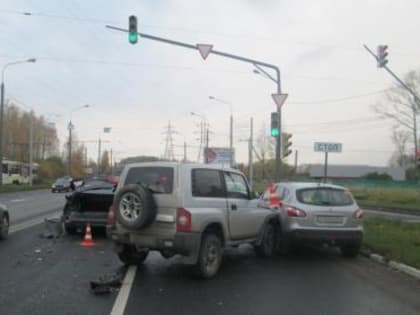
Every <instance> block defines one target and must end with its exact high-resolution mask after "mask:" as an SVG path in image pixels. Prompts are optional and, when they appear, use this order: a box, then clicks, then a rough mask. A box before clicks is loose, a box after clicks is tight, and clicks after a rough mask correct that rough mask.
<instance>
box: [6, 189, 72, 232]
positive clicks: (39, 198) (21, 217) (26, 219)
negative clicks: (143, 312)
mask: <svg viewBox="0 0 420 315" xmlns="http://www.w3.org/2000/svg"><path fill="white" fill-rule="evenodd" d="M64 196H65V194H62V193H60V194H53V193H51V191H50V190H47V189H43V190H33V191H22V192H13V193H1V194H0V203H2V204H5V205H6V206H7V208H8V210H9V214H10V224H11V231H13V230H14V228H16V227H18V229H20V228H23V227H25V226H26V225H27V224H28V223H37V222H38V223H39V222H41V221H42V220H43V219H44V218H45V217H48V216H51V214H54V213H58V212H59V211H61V210H62V209H63V206H64V203H65V198H64Z"/></svg>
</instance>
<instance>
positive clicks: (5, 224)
mask: <svg viewBox="0 0 420 315" xmlns="http://www.w3.org/2000/svg"><path fill="white" fill-rule="evenodd" d="M9 225H10V219H9V212H8V211H7V208H6V206H4V205H2V204H0V240H5V239H6V238H7V237H8V236H9Z"/></svg>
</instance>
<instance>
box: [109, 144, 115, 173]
mask: <svg viewBox="0 0 420 315" xmlns="http://www.w3.org/2000/svg"><path fill="white" fill-rule="evenodd" d="M110 152H111V153H110V158H109V161H110V163H109V165H110V166H111V175H114V169H113V167H112V163H113V161H112V148H111V150H110Z"/></svg>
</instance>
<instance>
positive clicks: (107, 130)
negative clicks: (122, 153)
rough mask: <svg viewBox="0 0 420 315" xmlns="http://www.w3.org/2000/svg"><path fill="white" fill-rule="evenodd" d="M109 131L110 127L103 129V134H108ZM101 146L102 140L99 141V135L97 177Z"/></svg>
mask: <svg viewBox="0 0 420 315" xmlns="http://www.w3.org/2000/svg"><path fill="white" fill-rule="evenodd" d="M111 129H112V128H111V127H104V128H103V133H110V132H111ZM101 146H102V140H101V135H100V134H99V139H98V166H97V173H98V175H99V167H100V164H101ZM111 154H112V153H111ZM111 159H112V157H111ZM111 163H112V162H111ZM111 167H112V166H111Z"/></svg>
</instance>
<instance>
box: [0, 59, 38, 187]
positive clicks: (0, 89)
mask: <svg viewBox="0 0 420 315" xmlns="http://www.w3.org/2000/svg"><path fill="white" fill-rule="evenodd" d="M27 62H32V63H33V62H36V59H35V58H30V59H27V60H19V61H14V62H9V63H6V64H5V65H4V66H3V68H2V70H1V86H0V169H1V176H0V186H1V185H3V112H4V93H5V92H4V90H5V88H4V74H5V72H6V69H7V68H8V67H10V66H13V65H18V64H22V63H27Z"/></svg>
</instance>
